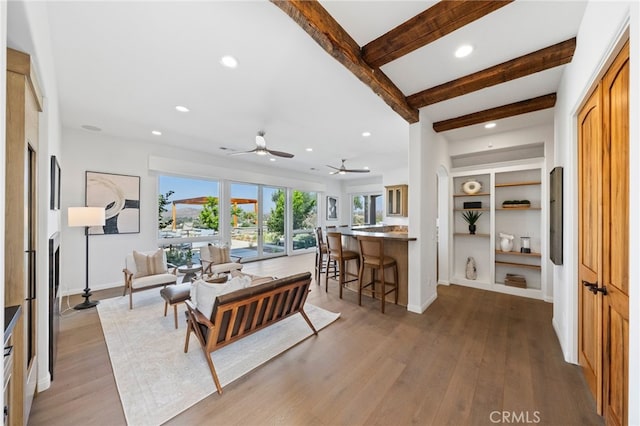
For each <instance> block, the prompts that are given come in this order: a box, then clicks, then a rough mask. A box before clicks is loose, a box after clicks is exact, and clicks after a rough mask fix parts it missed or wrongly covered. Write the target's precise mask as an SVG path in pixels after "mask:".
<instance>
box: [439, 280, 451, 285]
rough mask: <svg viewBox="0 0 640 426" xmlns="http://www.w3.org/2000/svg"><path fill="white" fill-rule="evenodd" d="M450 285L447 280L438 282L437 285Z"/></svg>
mask: <svg viewBox="0 0 640 426" xmlns="http://www.w3.org/2000/svg"><path fill="white" fill-rule="evenodd" d="M449 284H451V283H450V282H449V281H448V280H440V281H438V285H449Z"/></svg>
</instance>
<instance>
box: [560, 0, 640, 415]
mask: <svg viewBox="0 0 640 426" xmlns="http://www.w3.org/2000/svg"><path fill="white" fill-rule="evenodd" d="M638 9H639V8H638V4H637V2H589V4H588V5H587V8H586V10H585V14H584V17H583V20H582V23H581V26H580V30H579V32H578V44H577V47H576V51H575V54H574V56H573V60H572V62H571V63H570V64H569V65H567V67H566V69H565V71H564V74H563V77H562V82H561V84H560V87H559V89H558V92H557V93H558V102H557V104H556V112H555V139H556V141H558V143H557V145H556V150H555V155H556V162H557V163H558V164H559V165H563V166H564V167H565V172H564V177H565V181H564V194H565V198H564V247H563V251H564V254H565V256H564V265H563V266H559V267H556V268H555V271H554V286H555V288H554V294H555V303H554V309H553V325H554V328H555V330H556V333H557V334H558V339H559V340H560V345H561V346H562V350H563V354H564V357H565V359H566V360H567V361H569V362H574V363H575V362H577V335H578V332H577V317H578V307H577V303H578V302H577V292H576V290H575V286H576V283H577V279H578V278H577V277H578V274H577V263H578V259H577V254H578V253H577V240H578V232H577V222H578V221H577V217H578V213H577V200H578V199H577V188H578V184H577V127H576V116H577V112H578V111H579V108H580V104H581V102H582V101H583V100H584V99H585V98H586V96H587V95H588V94H589V92H590V90H591V89H592V87H593V85H594V82H596V81H598V80H599V78H600V76H601V74H602V73H603V72H604V71H605V70H606V68H607V66H608V65H609V58H610V57H611V56H612V54H613V53H614V52H615V51H616V49H617V48H618V47H619V45H620V43H619V40H620V38H621V37H622V36H623V33H624V31H625V29H626V28H627V25H628V23H629V21H630V22H631V31H630V44H631V77H630V85H631V86H630V88H631V97H630V137H631V139H630V152H629V154H630V157H631V159H630V162H631V167H630V170H631V173H630V187H629V190H630V212H631V214H633V212H637V211H638V209H639V208H640V200H639V195H638V194H640V174H639V173H638V167H635V166H634V165H637V164H639V162H640V147H639V144H640V141H639V132H638V119H637V118H638V116H640V109H639V106H638V97H639V95H640V93H639V87H640V85H639V79H640V73H639V72H638V68H639V64H638V58H639V57H640V55H639V53H640V50H639V46H640V35H639V32H638V25H639V18H638V14H639V12H638ZM639 239H640V227H639V225H638V223H637V221H633V220H632V221H630V227H629V241H630V247H629V259H632V261H631V262H630V263H631V264H630V271H629V285H630V307H633V309H631V310H633V312H632V313H631V317H630V327H629V342H630V351H629V372H630V377H629V379H630V380H629V410H630V411H629V424H630V425H640V406H639V405H638V403H637V402H638V401H640V346H639V343H638V342H639V341H640V320H639V318H640V317H639V316H638V315H637V313H638V312H637V310H638V307H639V306H640V297H639V296H640V267H639V266H638V262H634V261H633V259H638V258H639V257H640V244H639V243H638V240H639Z"/></svg>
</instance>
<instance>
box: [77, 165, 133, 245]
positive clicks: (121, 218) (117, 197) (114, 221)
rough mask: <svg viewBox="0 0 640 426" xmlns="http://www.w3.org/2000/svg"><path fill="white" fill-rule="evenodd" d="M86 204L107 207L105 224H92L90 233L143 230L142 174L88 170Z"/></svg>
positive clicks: (129, 232) (117, 232)
mask: <svg viewBox="0 0 640 426" xmlns="http://www.w3.org/2000/svg"><path fill="white" fill-rule="evenodd" d="M85 178H86V194H85V196H86V198H85V199H86V205H87V207H104V208H105V219H106V222H105V225H104V226H92V227H90V228H89V235H104V234H137V233H139V232H140V176H129V175H119V174H113V173H100V172H90V171H87V172H86V177H85Z"/></svg>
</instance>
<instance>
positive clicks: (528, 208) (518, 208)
mask: <svg viewBox="0 0 640 426" xmlns="http://www.w3.org/2000/svg"><path fill="white" fill-rule="evenodd" d="M496 210H542V208H541V207H507V208H504V207H496Z"/></svg>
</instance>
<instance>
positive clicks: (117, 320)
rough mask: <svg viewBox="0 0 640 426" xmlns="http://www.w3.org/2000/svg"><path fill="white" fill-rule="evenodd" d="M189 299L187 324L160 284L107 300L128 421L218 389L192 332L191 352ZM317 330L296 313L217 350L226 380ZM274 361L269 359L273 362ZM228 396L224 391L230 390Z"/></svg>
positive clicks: (323, 315)
mask: <svg viewBox="0 0 640 426" xmlns="http://www.w3.org/2000/svg"><path fill="white" fill-rule="evenodd" d="M184 309H185V308H184V305H179V307H178V319H179V328H178V329H177V330H176V329H175V328H174V321H173V311H172V309H171V307H169V311H168V313H167V316H166V317H164V316H163V310H164V300H163V299H162V298H161V297H160V294H159V290H157V289H155V290H154V289H152V290H148V291H145V292H140V293H136V294H135V295H134V309H133V310H129V298H128V297H116V298H113V299H107V300H103V301H101V302H100V304H99V305H98V314H99V315H100V322H101V323H102V329H103V331H104V337H105V340H106V342H107V347H108V349H109V357H110V358H111V365H112V367H113V373H114V375H115V379H116V384H117V386H118V392H119V393H120V400H121V401H122V406H123V409H124V414H125V416H126V418H127V423H128V424H130V425H135V426H138V425H140V426H142V425H159V424H162V423H164V422H166V421H167V420H169V419H171V418H172V417H175V416H176V415H178V414H179V413H181V412H182V411H184V410H186V409H187V408H189V407H191V406H192V405H194V404H195V403H197V402H198V401H200V400H202V399H204V398H206V397H207V396H209V395H211V394H212V393H213V392H215V391H216V387H215V384H214V382H213V378H212V377H211V373H210V371H209V367H208V366H207V362H206V360H205V358H204V354H203V352H202V349H201V348H200V345H199V343H198V340H197V339H196V338H195V336H194V335H193V334H191V340H190V342H189V352H188V353H186V354H185V353H184V351H183V349H184V338H185V333H186V323H185V317H184ZM305 312H306V313H307V315H308V316H309V319H310V320H311V322H312V323H313V325H314V326H315V327H316V330H320V329H322V328H324V327H326V326H327V325H329V324H331V323H332V322H333V321H335V320H337V319H338V318H339V317H340V314H339V313H338V314H337V313H333V312H329V311H326V310H324V309H322V308H318V307H317V306H313V305H311V304H309V303H307V304H306V305H305ZM312 335H313V333H312V332H311V329H310V328H309V326H308V325H307V323H306V322H305V321H304V319H303V318H302V316H301V315H294V316H291V317H289V318H287V319H285V320H282V321H280V322H278V323H276V324H273V325H271V326H269V327H267V328H265V329H263V330H261V331H258V332H256V333H254V334H252V335H250V336H247V337H245V338H243V339H240V340H239V341H237V342H235V343H232V344H230V345H229V346H226V347H224V348H222V349H219V350H217V351H215V352H213V354H212V358H213V363H214V365H215V366H216V371H217V372H218V378H219V379H220V383H222V386H223V387H224V386H225V385H227V384H229V383H231V382H233V381H234V380H236V379H238V378H239V377H241V376H243V375H245V374H247V373H248V372H250V371H251V370H253V369H255V368H256V367H258V366H260V365H261V364H263V363H265V362H267V361H268V360H270V359H271V358H273V357H275V356H277V355H278V354H280V353H282V352H284V351H286V350H287V349H289V348H291V347H292V346H294V345H296V344H297V343H300V342H301V341H303V340H304V339H306V338H307V337H309V336H312ZM265 368H267V367H265ZM222 398H224V394H223V395H222Z"/></svg>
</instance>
